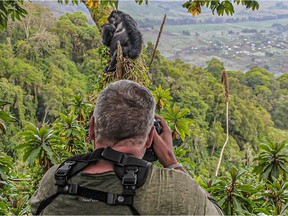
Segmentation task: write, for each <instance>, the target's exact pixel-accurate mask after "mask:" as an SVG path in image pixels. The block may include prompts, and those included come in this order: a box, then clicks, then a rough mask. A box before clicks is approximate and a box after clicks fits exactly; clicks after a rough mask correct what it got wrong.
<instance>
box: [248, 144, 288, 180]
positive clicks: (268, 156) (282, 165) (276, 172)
mask: <svg viewBox="0 0 288 216" xmlns="http://www.w3.org/2000/svg"><path fill="white" fill-rule="evenodd" d="M259 148H260V153H259V155H258V156H257V157H255V158H254V161H255V162H257V163H258V164H257V165H256V166H255V168H254V169H253V172H254V173H256V174H258V175H259V178H260V179H262V180H264V181H269V182H273V178H275V179H279V177H281V178H283V179H284V180H286V179H287V173H288V170H287V164H288V143H287V142H282V143H275V142H267V143H263V144H261V145H260V146H259Z"/></svg>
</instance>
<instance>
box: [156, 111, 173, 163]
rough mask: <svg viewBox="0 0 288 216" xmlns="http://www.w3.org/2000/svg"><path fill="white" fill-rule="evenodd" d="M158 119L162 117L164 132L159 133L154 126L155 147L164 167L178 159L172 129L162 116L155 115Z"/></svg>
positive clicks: (161, 123)
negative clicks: (174, 148) (175, 153)
mask: <svg viewBox="0 0 288 216" xmlns="http://www.w3.org/2000/svg"><path fill="white" fill-rule="evenodd" d="M155 118H156V119H160V121H161V122H160V125H161V127H162V133H161V134H160V135H159V134H158V133H157V131H156V129H155V128H154V130H155V131H154V137H153V149H154V151H155V153H156V155H157V157H158V159H159V162H160V163H161V164H162V166H163V167H168V166H169V165H171V164H176V163H177V159H176V157H175V155H174V151H173V142H172V134H171V130H170V128H169V126H168V124H167V122H166V121H165V119H164V118H163V117H162V116H159V115H155Z"/></svg>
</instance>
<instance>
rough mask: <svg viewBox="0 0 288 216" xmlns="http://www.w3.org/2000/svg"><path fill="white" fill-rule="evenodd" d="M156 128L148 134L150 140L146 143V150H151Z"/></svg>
mask: <svg viewBox="0 0 288 216" xmlns="http://www.w3.org/2000/svg"><path fill="white" fill-rule="evenodd" d="M154 131H155V130H154V126H152V127H151V130H150V132H149V134H148V138H147V140H146V143H145V147H146V148H149V147H150V146H151V145H152V142H153V137H154Z"/></svg>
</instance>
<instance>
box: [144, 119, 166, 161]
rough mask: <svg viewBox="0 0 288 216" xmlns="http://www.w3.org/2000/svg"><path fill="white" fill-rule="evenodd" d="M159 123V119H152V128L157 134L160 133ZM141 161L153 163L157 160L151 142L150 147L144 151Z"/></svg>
mask: <svg viewBox="0 0 288 216" xmlns="http://www.w3.org/2000/svg"><path fill="white" fill-rule="evenodd" d="M160 122H161V121H160V120H159V119H154V127H155V129H156V131H157V133H158V134H161V133H162V127H161V124H160ZM143 160H146V161H149V162H153V161H157V160H158V158H157V156H156V154H155V152H154V149H153V142H152V145H151V146H150V148H148V149H146V152H145V154H144V157H143Z"/></svg>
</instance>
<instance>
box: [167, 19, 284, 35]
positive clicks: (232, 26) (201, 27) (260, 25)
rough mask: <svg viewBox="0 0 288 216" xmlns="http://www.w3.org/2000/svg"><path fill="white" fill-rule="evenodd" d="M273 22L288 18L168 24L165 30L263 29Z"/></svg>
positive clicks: (281, 21) (176, 31) (269, 26)
mask: <svg viewBox="0 0 288 216" xmlns="http://www.w3.org/2000/svg"><path fill="white" fill-rule="evenodd" d="M273 23H278V24H282V25H287V24H288V18H287V19H277V20H268V21H261V22H252V21H249V22H238V23H219V24H205V23H204V24H203V23H202V24H191V25H179V26H177V25H166V26H165V31H168V32H175V33H181V32H182V31H183V30H184V31H185V30H189V31H192V30H193V32H194V31H195V32H196V31H197V32H213V31H223V30H228V29H229V30H230V29H231V30H239V29H240V30H241V29H245V28H248V29H249V28H250V29H257V30H263V29H268V28H271V26H272V24H273Z"/></svg>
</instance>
